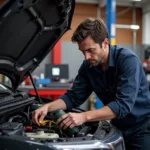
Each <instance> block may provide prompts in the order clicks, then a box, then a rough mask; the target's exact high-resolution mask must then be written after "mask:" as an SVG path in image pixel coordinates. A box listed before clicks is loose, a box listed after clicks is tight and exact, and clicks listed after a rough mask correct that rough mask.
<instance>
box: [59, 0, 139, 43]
mask: <svg viewBox="0 0 150 150" xmlns="http://www.w3.org/2000/svg"><path fill="white" fill-rule="evenodd" d="M126 10H129V11H127V12H126V13H123V12H125V11H126ZM116 12H117V14H116V16H117V18H116V23H117V24H128V25H131V24H132V8H131V7H117V10H116ZM100 14H101V18H102V19H103V20H104V21H106V9H105V7H103V8H101V10H100ZM88 17H94V18H96V17H97V5H96V4H80V3H78V4H76V8H75V13H74V16H73V21H72V25H71V29H72V30H70V31H68V32H67V33H66V34H65V35H64V36H63V38H62V40H63V41H70V39H71V36H72V34H73V32H74V30H75V29H76V27H77V26H78V24H79V23H80V22H81V21H83V20H84V19H85V18H88ZM136 23H137V24H138V25H139V26H140V29H139V30H138V31H137V44H141V43H142V9H141V8H136ZM116 43H117V44H132V43H133V31H132V30H131V29H118V28H117V29H116Z"/></svg>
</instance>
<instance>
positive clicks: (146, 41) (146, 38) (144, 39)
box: [142, 1, 150, 45]
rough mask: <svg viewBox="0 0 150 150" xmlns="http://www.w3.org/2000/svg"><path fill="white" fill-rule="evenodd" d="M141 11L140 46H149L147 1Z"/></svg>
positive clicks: (149, 24) (148, 9)
mask: <svg viewBox="0 0 150 150" xmlns="http://www.w3.org/2000/svg"><path fill="white" fill-rule="evenodd" d="M142 8H143V9H142V10H143V20H142V23H143V29H142V30H143V34H142V44H146V45H149V44H150V1H147V2H146V3H144V4H143V6H142Z"/></svg>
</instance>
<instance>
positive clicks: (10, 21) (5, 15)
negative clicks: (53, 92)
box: [0, 0, 75, 90]
mask: <svg viewBox="0 0 150 150" xmlns="http://www.w3.org/2000/svg"><path fill="white" fill-rule="evenodd" d="M3 1H4V2H3V3H2V4H0V73H2V74H4V75H6V76H8V77H9V78H10V80H11V82H12V87H13V90H16V89H17V87H18V86H19V84H20V83H21V82H22V81H23V80H24V79H25V78H26V77H27V76H28V73H29V72H33V70H34V69H35V68H36V67H37V66H38V65H39V64H40V62H41V61H42V60H43V59H44V58H45V57H46V55H47V54H48V53H49V52H50V51H51V50H52V48H53V47H54V45H55V44H56V43H57V41H58V40H59V39H60V38H61V36H62V35H63V34H64V33H65V32H66V31H67V30H69V29H70V25H71V20H72V16H73V11H74V6H75V1H74V0H3Z"/></svg>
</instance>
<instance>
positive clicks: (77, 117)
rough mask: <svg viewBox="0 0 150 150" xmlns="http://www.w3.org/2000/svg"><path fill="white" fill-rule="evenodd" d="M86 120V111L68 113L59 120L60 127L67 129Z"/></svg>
mask: <svg viewBox="0 0 150 150" xmlns="http://www.w3.org/2000/svg"><path fill="white" fill-rule="evenodd" d="M85 122H86V116H85V113H67V114H65V115H63V116H62V117H60V118H59V119H58V120H57V122H56V123H57V124H60V125H59V126H60V128H62V129H67V128H68V127H69V128H73V127H75V126H79V125H82V124H83V123H85Z"/></svg>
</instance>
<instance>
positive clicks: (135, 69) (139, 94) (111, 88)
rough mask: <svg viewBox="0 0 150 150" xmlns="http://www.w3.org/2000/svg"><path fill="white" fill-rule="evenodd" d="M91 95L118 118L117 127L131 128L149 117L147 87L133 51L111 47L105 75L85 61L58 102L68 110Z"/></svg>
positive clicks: (148, 93) (149, 105)
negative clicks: (64, 104) (62, 103)
mask: <svg viewBox="0 0 150 150" xmlns="http://www.w3.org/2000/svg"><path fill="white" fill-rule="evenodd" d="M92 91H94V92H95V93H96V94H97V96H98V97H99V98H100V100H101V101H102V102H103V104H104V105H107V106H108V107H109V108H110V109H111V110H112V111H113V112H114V113H115V114H116V115H117V118H115V119H113V120H112V122H113V123H114V124H115V125H116V126H118V127H122V128H123V127H125V128H126V127H128V126H132V125H134V124H136V123H138V122H140V121H143V120H144V119H146V118H147V117H148V116H149V115H150V92H149V85H148V81H147V79H146V76H145V73H144V71H143V67H142V64H141V62H140V60H139V59H138V57H137V56H136V55H135V54H134V52H133V51H131V50H128V49H124V48H119V47H117V46H110V50H109V62H108V66H107V69H106V71H103V70H102V68H101V66H100V65H99V66H92V67H91V66H90V64H89V63H88V62H87V61H86V60H85V61H84V62H83V63H82V65H81V67H80V69H79V71H78V75H77V76H76V78H75V81H74V85H73V87H72V88H71V89H70V90H68V91H67V93H65V94H64V95H63V96H61V97H60V98H61V99H63V100H64V102H65V103H66V105H67V109H71V108H74V107H77V106H79V105H81V104H82V103H83V102H84V101H85V100H86V99H87V98H88V96H89V95H90V94H91V92H92Z"/></svg>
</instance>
